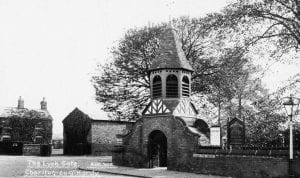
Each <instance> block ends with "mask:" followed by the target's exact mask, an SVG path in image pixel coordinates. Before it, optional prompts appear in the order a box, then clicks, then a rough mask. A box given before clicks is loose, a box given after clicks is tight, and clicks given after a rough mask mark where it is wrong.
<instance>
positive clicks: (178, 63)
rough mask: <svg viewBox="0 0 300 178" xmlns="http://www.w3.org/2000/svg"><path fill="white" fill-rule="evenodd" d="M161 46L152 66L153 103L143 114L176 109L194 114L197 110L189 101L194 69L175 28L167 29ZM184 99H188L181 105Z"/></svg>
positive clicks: (187, 113) (179, 111)
mask: <svg viewBox="0 0 300 178" xmlns="http://www.w3.org/2000/svg"><path fill="white" fill-rule="evenodd" d="M159 46H160V47H159V50H158V53H157V56H156V58H155V59H154V60H153V62H152V65H151V67H150V69H149V73H150V82H151V103H150V104H149V105H148V107H146V109H145V110H144V112H143V115H149V114H151V115H153V114H155V115H156V114H160V115H161V114H168V113H172V114H180V115H185V116H188V115H193V116H194V115H195V114H196V112H197V111H196V110H195V108H194V106H193V104H192V103H190V102H189V101H190V99H189V97H190V93H191V74H192V72H193V69H192V67H191V65H190V64H189V62H188V61H187V59H186V57H185V54H184V52H183V50H182V47H181V43H180V42H179V40H178V38H177V36H176V33H175V31H174V30H173V29H172V28H170V27H169V28H166V29H165V30H164V31H163V33H162V35H161V38H160V45H159ZM182 101H183V102H184V103H182V105H181V106H180V107H179V108H177V106H178V104H179V103H181V102H182ZM176 108H177V110H176Z"/></svg>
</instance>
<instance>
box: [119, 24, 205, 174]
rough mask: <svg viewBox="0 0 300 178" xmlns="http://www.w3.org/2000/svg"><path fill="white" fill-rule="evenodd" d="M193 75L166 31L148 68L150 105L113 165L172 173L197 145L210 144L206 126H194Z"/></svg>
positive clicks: (170, 31)
mask: <svg viewBox="0 0 300 178" xmlns="http://www.w3.org/2000/svg"><path fill="white" fill-rule="evenodd" d="M192 73H193V69H192V67H191V66H190V64H189V62H188V60H187V59H186V57H185V55H184V52H183V50H182V48H181V44H180V41H179V40H178V38H177V37H176V33H175V31H174V30H173V29H172V28H166V29H165V30H164V31H163V32H162V35H161V38H160V46H159V49H158V52H157V55H156V57H155V59H153V61H152V64H151V66H150V68H149V77H150V93H151V98H150V102H149V104H148V105H147V106H146V108H145V109H144V111H143V112H142V118H141V119H139V120H138V121H137V122H136V123H135V125H134V127H133V129H132V130H131V131H130V133H128V134H127V135H125V136H124V137H123V146H122V148H120V149H118V150H117V151H116V152H115V153H116V154H114V155H113V163H114V164H116V165H123V166H134V167H150V168H152V167H167V168H168V169H170V170H172V169H175V168H176V167H177V166H179V165H182V166H185V165H186V164H185V163H183V162H182V161H183V160H188V159H189V158H188V157H189V156H190V155H192V154H193V152H194V148H195V147H196V146H197V145H198V144H201V145H204V144H209V138H208V135H209V134H208V133H207V132H209V131H208V130H207V127H208V126H207V124H206V123H205V121H202V122H203V123H204V124H203V123H202V122H201V123H200V124H197V123H199V119H198V118H197V114H198V112H197V110H196V108H195V106H194V105H193V103H192V102H191V98H190V95H191V79H192ZM197 121H198V122H197ZM203 125H204V126H203ZM203 131H205V133H203ZM180 167H181V166H180Z"/></svg>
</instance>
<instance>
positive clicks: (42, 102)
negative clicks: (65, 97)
mask: <svg viewBox="0 0 300 178" xmlns="http://www.w3.org/2000/svg"><path fill="white" fill-rule="evenodd" d="M41 110H47V101H45V97H43V101H41Z"/></svg>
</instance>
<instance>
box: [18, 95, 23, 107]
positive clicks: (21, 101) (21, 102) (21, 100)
mask: <svg viewBox="0 0 300 178" xmlns="http://www.w3.org/2000/svg"><path fill="white" fill-rule="evenodd" d="M18 109H24V100H23V99H22V97H21V96H20V97H19V100H18Z"/></svg>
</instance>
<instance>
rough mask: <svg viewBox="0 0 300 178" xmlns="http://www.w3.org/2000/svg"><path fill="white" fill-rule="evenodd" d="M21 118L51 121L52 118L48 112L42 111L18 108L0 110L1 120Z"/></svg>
mask: <svg viewBox="0 0 300 178" xmlns="http://www.w3.org/2000/svg"><path fill="white" fill-rule="evenodd" d="M9 117H19V118H28V119H50V120H52V117H51V115H50V113H49V112H48V111H47V110H42V109H27V108H24V109H18V108H16V107H6V108H0V118H9Z"/></svg>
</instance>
